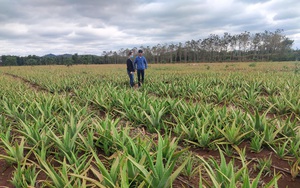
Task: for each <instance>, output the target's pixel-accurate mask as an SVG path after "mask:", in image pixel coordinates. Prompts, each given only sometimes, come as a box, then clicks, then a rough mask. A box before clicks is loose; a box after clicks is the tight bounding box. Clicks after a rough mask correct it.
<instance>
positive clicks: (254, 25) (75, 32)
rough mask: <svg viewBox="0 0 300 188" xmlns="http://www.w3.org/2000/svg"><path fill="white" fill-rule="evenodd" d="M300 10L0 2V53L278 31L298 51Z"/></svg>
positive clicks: (220, 0)
mask: <svg viewBox="0 0 300 188" xmlns="http://www.w3.org/2000/svg"><path fill="white" fill-rule="evenodd" d="M299 7H300V1H299V0H0V24H1V27H0V55H20V56H26V55H30V54H34V55H40V56H41V55H45V54H48V53H53V54H64V53H71V54H74V53H78V54H96V55H101V54H102V52H103V51H110V50H113V51H114V50H116V51H118V50H120V49H121V48H124V49H126V48H129V49H132V48H133V47H137V48H138V47H140V46H151V47H152V46H154V45H156V44H158V43H160V44H165V43H168V44H171V43H173V44H178V43H179V42H186V41H188V40H192V39H194V40H198V39H204V38H206V37H208V36H209V34H219V35H222V34H223V33H224V32H229V33H230V34H238V33H242V32H244V31H249V32H250V33H251V34H254V33H257V32H264V31H265V30H268V31H272V32H274V31H275V30H276V29H283V30H284V35H286V36H287V37H289V38H290V39H292V40H294V46H293V48H294V49H296V48H300V11H299Z"/></svg>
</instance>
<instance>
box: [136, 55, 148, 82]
mask: <svg viewBox="0 0 300 188" xmlns="http://www.w3.org/2000/svg"><path fill="white" fill-rule="evenodd" d="M138 53H139V55H138V56H137V57H136V58H135V60H134V67H135V68H136V69H137V75H138V82H139V83H138V84H139V87H140V86H141V84H142V83H144V78H145V69H147V68H148V63H147V60H146V58H145V57H144V56H143V50H139V51H138ZM141 77H142V80H141Z"/></svg>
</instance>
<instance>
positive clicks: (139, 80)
mask: <svg viewBox="0 0 300 188" xmlns="http://www.w3.org/2000/svg"><path fill="white" fill-rule="evenodd" d="M137 75H138V82H139V86H141V83H142V84H143V83H144V78H145V70H137ZM141 76H142V80H141Z"/></svg>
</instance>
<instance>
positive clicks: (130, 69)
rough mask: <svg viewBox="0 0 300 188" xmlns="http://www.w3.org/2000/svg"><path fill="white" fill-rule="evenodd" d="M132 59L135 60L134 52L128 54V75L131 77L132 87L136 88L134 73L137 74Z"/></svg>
mask: <svg viewBox="0 0 300 188" xmlns="http://www.w3.org/2000/svg"><path fill="white" fill-rule="evenodd" d="M132 59H133V52H132V51H130V52H129V53H128V59H127V73H128V76H129V84H130V87H133V86H134V72H135V68H134V65H133V62H132Z"/></svg>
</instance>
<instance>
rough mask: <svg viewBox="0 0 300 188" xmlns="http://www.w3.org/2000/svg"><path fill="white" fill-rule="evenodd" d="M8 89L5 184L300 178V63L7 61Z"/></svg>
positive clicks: (275, 182)
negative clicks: (135, 71) (129, 67)
mask: <svg viewBox="0 0 300 188" xmlns="http://www.w3.org/2000/svg"><path fill="white" fill-rule="evenodd" d="M135 79H137V75H135ZM0 97H1V98H0V187H18V188H19V187H53V188H63V187H66V188H74V187H75V188H77V187H78V188H79V187H111V188H115V187H122V188H126V187H140V188H143V187H151V188H161V187H187V188H189V187H199V188H201V187H222V188H223V187H224V188H227V187H232V188H234V187H243V188H255V187H280V188H281V187H289V188H292V187H299V185H300V173H299V171H300V65H299V63H297V62H268V63H253V62H251V63H246V62H243V63H201V64H197V63H189V64H150V65H149V68H148V69H147V70H146V71H145V83H144V84H143V85H142V87H140V88H137V87H134V88H130V87H129V78H128V75H127V73H126V65H125V64H124V65H75V66H69V67H67V66H53V65H51V66H24V67H23V66H22V67H0Z"/></svg>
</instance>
